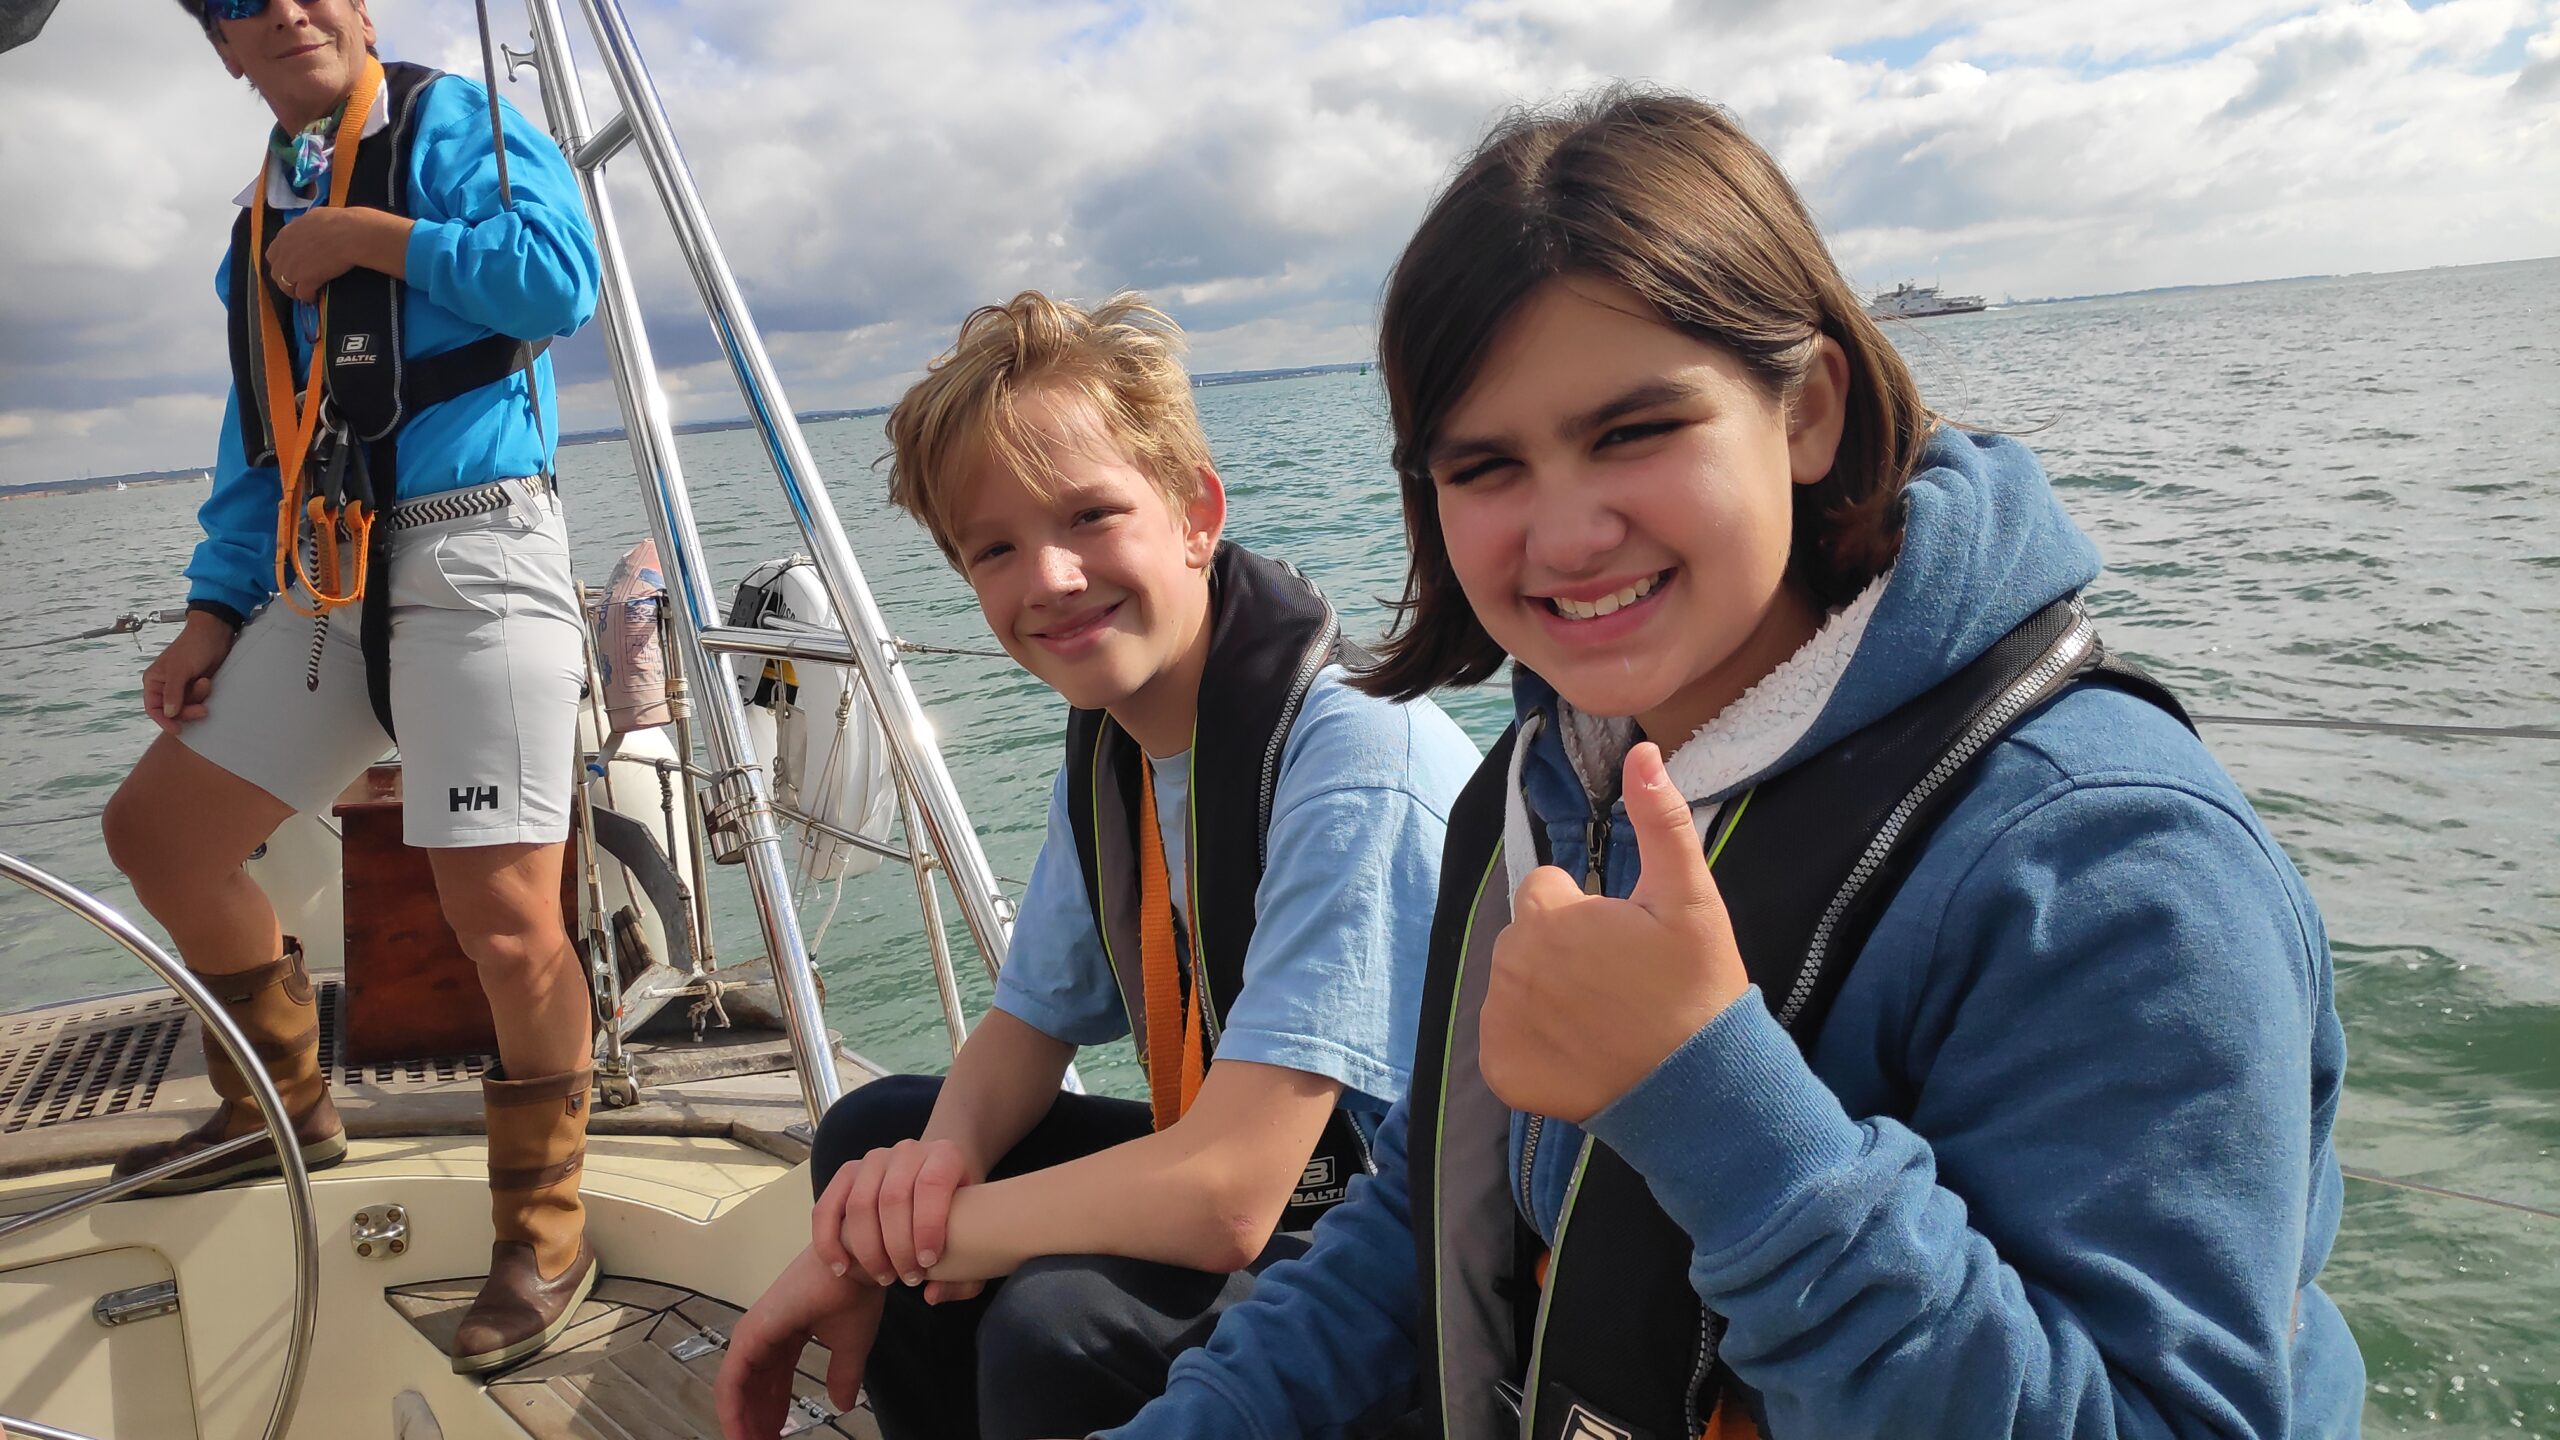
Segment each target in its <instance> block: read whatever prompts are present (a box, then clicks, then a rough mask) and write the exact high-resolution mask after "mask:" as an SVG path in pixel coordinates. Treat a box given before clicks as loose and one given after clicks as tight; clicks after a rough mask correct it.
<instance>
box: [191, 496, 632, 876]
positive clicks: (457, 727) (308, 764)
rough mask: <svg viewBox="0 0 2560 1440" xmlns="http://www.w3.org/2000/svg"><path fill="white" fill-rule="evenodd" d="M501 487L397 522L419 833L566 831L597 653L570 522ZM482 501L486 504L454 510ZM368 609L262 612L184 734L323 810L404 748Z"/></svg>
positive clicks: (258, 782) (553, 505)
mask: <svg viewBox="0 0 2560 1440" xmlns="http://www.w3.org/2000/svg"><path fill="white" fill-rule="evenodd" d="M497 486H498V487H503V494H498V493H495V490H496V487H475V488H474V489H472V490H470V491H458V492H454V493H453V494H452V495H451V496H428V497H426V498H425V499H423V500H416V501H410V502H406V503H404V504H402V505H401V506H399V507H398V508H397V509H395V510H394V511H393V512H392V513H391V515H390V516H388V517H386V519H385V522H384V523H386V524H391V525H393V527H394V528H393V530H392V532H391V596H390V598H391V719H392V724H393V725H394V727H396V728H397V729H398V730H399V732H400V768H401V789H402V795H403V802H402V813H401V831H402V834H403V836H404V837H405V838H406V839H407V841H408V842H409V843H410V844H412V845H418V846H425V847H429V848H435V849H452V848H459V847H463V846H470V845H508V844H522V843H531V844H551V843H556V842H558V841H561V840H565V839H567V838H568V835H569V806H570V802H571V788H570V787H571V785H572V783H573V781H574V780H575V777H576V771H577V754H576V745H577V728H578V704H579V695H580V692H581V690H582V688H583V687H584V685H585V683H586V653H585V642H584V637H583V633H582V629H581V627H582V625H583V623H584V622H583V621H582V620H581V618H580V615H579V610H578V602H577V590H576V586H575V583H574V582H573V581H572V580H571V579H570V572H569V535H568V527H567V525H566V524H565V523H564V522H563V520H562V518H561V513H560V502H559V500H558V498H557V497H555V496H554V495H553V494H552V493H551V490H550V487H549V486H548V485H546V484H545V483H544V482H543V481H541V480H538V479H532V480H505V481H500V482H497ZM474 497H479V498H478V500H477V503H480V504H484V505H487V506H488V507H490V508H486V509H484V510H482V511H480V512H479V513H474V514H464V515H461V516H459V517H458V518H452V519H446V518H441V517H442V516H443V515H444V514H446V513H449V512H451V511H453V510H455V509H462V508H467V507H468V505H469V504H470V503H472V502H473V499H474ZM348 558H349V560H350V561H351V560H352V556H349V557H348ZM296 588H297V589H299V588H300V582H299V581H297V582H296ZM305 603H306V604H307V603H308V602H307V601H306V602H305ZM361 614H362V607H361V606H355V605H350V606H345V607H342V608H340V609H336V610H332V611H330V612H329V616H328V619H327V621H326V622H325V623H323V622H321V621H316V620H313V619H312V618H311V617H309V616H307V615H301V614H297V613H295V611H294V610H293V608H292V607H291V606H288V605H281V604H270V605H268V606H267V607H266V608H265V609H263V610H260V611H259V612H258V613H257V614H256V615H255V616H254V617H252V618H251V619H250V621H249V623H248V624H247V625H246V626H245V627H243V628H242V630H241V632H240V639H239V641H238V643H236V644H234V645H233V646H232V648H231V654H230V657H229V658H228V659H226V660H225V661H224V662H223V664H222V668H221V669H219V670H217V671H215V672H214V677H213V692H212V694H211V696H210V697H209V698H208V699H207V701H206V703H205V717H204V718H203V719H202V720H199V721H196V722H195V723H193V724H190V725H188V726H186V727H185V728H184V729H182V730H181V731H180V732H179V738H180V739H181V740H182V741H184V742H185V744H186V746H187V748H188V749H190V750H193V751H195V752H196V753H197V754H199V755H202V756H203V757H204V758H206V759H207V760H210V761H212V762H213V763H214V764H216V765H219V766H221V767H222V768H223V769H225V770H227V771H229V772H231V773H232V774H234V775H237V776H239V777H240V778H241V779H243V780H246V781H248V782H249V783H250V784H252V785H255V786H257V787H258V788H259V789H261V790H264V791H266V792H267V793H268V794H270V795H272V796H274V797H275V798H277V799H278V800H281V801H283V802H284V803H285V804H287V805H290V806H292V807H293V808H294V809H296V810H301V811H317V812H321V813H326V811H327V809H328V807H329V806H330V804H331V803H332V802H333V801H335V800H336V799H337V797H338V795H339V792H341V791H343V790H345V789H346V787H347V786H348V785H349V784H350V783H352V782H353V781H354V780H355V778H356V777H357V776H358V775H361V774H363V773H364V769H365V767H366V766H367V765H370V764H372V763H373V762H374V761H375V760H378V759H380V758H381V757H382V755H383V752H384V751H386V750H388V749H390V748H391V737H390V736H387V735H385V734H383V733H382V725H381V723H380V722H379V721H377V720H376V719H375V718H374V714H373V704H372V701H371V699H370V698H369V697H368V695H367V692H366V689H365V676H364V646H363V641H362V632H361V629H360V626H361V619H360V617H361ZM315 682H316V683H315Z"/></svg>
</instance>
